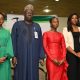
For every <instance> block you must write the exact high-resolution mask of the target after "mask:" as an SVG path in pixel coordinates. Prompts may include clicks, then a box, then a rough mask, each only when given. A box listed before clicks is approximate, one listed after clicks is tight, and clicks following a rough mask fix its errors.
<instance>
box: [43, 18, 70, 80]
mask: <svg viewBox="0 0 80 80" xmlns="http://www.w3.org/2000/svg"><path fill="white" fill-rule="evenodd" d="M50 25H51V30H50V31H47V32H45V33H44V34H43V47H44V50H45V53H46V55H47V59H46V68H47V74H48V80H68V78H67V67H68V64H67V62H66V46H65V41H64V37H63V35H62V33H60V32H57V28H58V26H59V20H58V18H57V17H52V18H51V19H50Z"/></svg>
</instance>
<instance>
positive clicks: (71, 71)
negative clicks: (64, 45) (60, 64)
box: [67, 52, 80, 80]
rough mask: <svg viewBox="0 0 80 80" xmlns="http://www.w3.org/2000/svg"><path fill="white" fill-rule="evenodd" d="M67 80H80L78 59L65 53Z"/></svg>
mask: <svg viewBox="0 0 80 80" xmlns="http://www.w3.org/2000/svg"><path fill="white" fill-rule="evenodd" d="M67 62H68V64H69V66H68V71H67V75H68V80H80V59H79V58H78V57H76V56H74V55H73V54H72V53H69V52H67Z"/></svg>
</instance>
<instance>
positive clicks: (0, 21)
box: [0, 14, 4, 27]
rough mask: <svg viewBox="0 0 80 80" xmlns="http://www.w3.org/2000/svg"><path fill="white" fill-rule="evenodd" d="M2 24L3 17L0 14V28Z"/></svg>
mask: <svg viewBox="0 0 80 80" xmlns="http://www.w3.org/2000/svg"><path fill="white" fill-rule="evenodd" d="M3 23H4V17H3V15H2V14H0V27H1V26H2V24H3Z"/></svg>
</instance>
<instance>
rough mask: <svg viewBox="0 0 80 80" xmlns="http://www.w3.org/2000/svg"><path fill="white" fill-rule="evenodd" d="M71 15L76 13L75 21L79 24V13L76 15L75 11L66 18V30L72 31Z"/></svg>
mask: <svg viewBox="0 0 80 80" xmlns="http://www.w3.org/2000/svg"><path fill="white" fill-rule="evenodd" d="M73 15H76V16H77V19H78V23H77V24H76V25H77V26H79V15H78V14H77V13H72V14H71V15H70V16H69V17H68V20H67V30H68V31H72V25H71V18H72V16H73Z"/></svg>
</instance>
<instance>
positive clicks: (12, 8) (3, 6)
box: [0, 0, 80, 17]
mask: <svg viewBox="0 0 80 80" xmlns="http://www.w3.org/2000/svg"><path fill="white" fill-rule="evenodd" d="M29 3H31V4H33V5H34V8H35V12H34V13H35V15H55V14H57V15H58V16H61V17H63V16H68V15H69V14H71V13H74V12H76V13H78V14H80V0H60V1H58V2H56V1H54V0H1V1H0V11H3V12H5V13H9V14H23V9H24V6H25V5H27V4H29ZM46 8H47V9H50V10H51V11H50V12H49V13H46V12H43V10H44V9H46Z"/></svg>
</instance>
